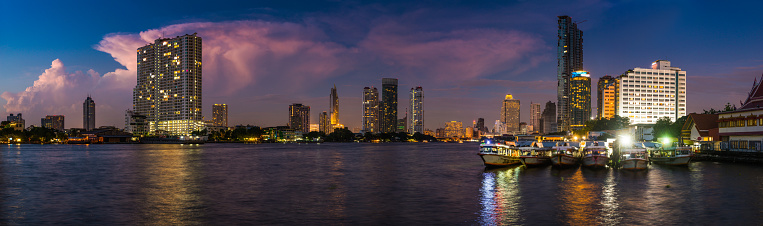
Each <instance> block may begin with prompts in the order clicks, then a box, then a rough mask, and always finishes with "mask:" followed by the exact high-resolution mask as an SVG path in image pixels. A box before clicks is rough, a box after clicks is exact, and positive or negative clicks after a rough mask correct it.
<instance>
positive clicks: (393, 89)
mask: <svg viewBox="0 0 763 226" xmlns="http://www.w3.org/2000/svg"><path fill="white" fill-rule="evenodd" d="M379 111H380V121H381V122H380V123H379V132H382V133H394V132H395V131H397V79H396V78H382V96H381V103H380V106H379Z"/></svg>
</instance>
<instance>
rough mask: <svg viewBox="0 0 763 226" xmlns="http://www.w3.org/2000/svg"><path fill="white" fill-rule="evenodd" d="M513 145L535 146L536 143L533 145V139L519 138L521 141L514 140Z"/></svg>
mask: <svg viewBox="0 0 763 226" xmlns="http://www.w3.org/2000/svg"><path fill="white" fill-rule="evenodd" d="M514 146H516V147H536V146H537V145H535V141H526V140H521V141H517V142H514Z"/></svg>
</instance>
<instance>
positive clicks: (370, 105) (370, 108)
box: [362, 87, 380, 133]
mask: <svg viewBox="0 0 763 226" xmlns="http://www.w3.org/2000/svg"><path fill="white" fill-rule="evenodd" d="M379 113H380V112H379V91H378V90H377V89H376V87H370V88H369V87H365V88H363V119H362V124H363V133H378V132H379Z"/></svg>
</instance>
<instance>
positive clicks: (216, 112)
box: [212, 104, 228, 127]
mask: <svg viewBox="0 0 763 226" xmlns="http://www.w3.org/2000/svg"><path fill="white" fill-rule="evenodd" d="M212 123H213V124H214V125H215V126H219V127H228V105H227V104H215V105H212Z"/></svg>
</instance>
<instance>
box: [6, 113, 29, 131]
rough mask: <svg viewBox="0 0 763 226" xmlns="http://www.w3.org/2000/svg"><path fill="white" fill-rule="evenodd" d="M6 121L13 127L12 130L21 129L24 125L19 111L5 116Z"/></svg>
mask: <svg viewBox="0 0 763 226" xmlns="http://www.w3.org/2000/svg"><path fill="white" fill-rule="evenodd" d="M6 119H7V120H6V121H8V123H9V126H10V127H11V128H13V129H14V130H19V131H22V130H24V128H25V127H24V126H25V124H26V121H25V120H24V118H22V117H21V113H18V114H17V115H16V116H13V114H11V115H9V116H7V117H6Z"/></svg>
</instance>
